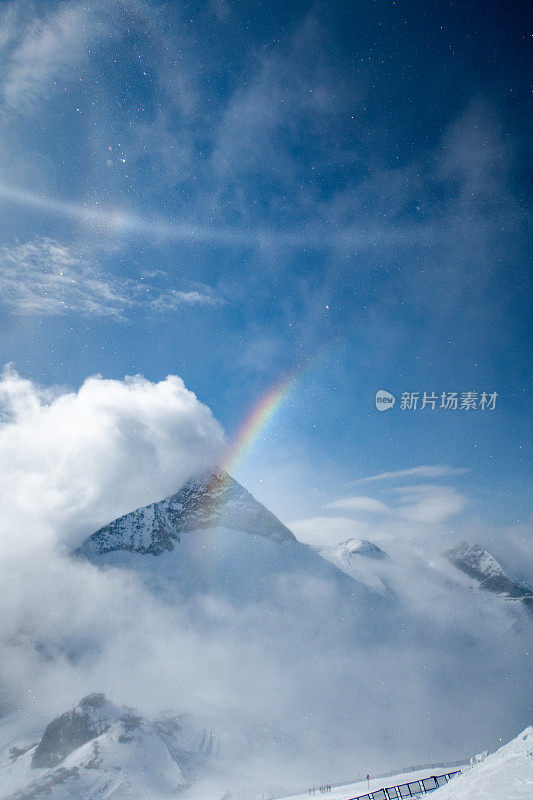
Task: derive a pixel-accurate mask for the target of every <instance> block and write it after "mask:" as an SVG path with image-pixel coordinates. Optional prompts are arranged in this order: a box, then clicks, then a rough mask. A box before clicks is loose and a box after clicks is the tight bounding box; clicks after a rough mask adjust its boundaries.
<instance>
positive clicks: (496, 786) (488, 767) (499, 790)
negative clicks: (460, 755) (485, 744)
mask: <svg viewBox="0 0 533 800" xmlns="http://www.w3.org/2000/svg"><path fill="white" fill-rule="evenodd" d="M432 797H434V798H435V800H531V798H532V797H533V727H531V726H529V727H528V728H526V729H525V730H524V731H523V732H522V733H521V734H519V736H517V737H516V738H515V739H513V740H512V741H511V742H509V743H508V744H506V745H504V746H503V747H500V749H499V750H497V751H496V752H495V753H493V754H492V755H490V756H488V757H487V758H485V759H484V760H482V761H480V762H478V763H474V764H472V766H471V767H470V768H467V769H466V770H465V771H464V772H463V774H462V775H458V776H457V778H454V780H453V781H452V782H450V783H449V784H448V785H447V786H443V787H442V788H441V789H437V790H436V791H435V792H433V794H432Z"/></svg>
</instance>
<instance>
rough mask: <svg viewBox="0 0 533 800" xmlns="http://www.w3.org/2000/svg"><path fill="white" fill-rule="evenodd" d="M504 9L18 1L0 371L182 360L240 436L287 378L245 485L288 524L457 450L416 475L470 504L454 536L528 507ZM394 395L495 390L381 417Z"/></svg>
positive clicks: (0, 233)
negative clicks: (381, 397) (467, 407)
mask: <svg viewBox="0 0 533 800" xmlns="http://www.w3.org/2000/svg"><path fill="white" fill-rule="evenodd" d="M512 10H513V13H512V14H510V13H509V7H508V6H507V4H504V3H498V2H493V3H489V4H487V3H479V2H470V3H448V4H440V3H431V2H430V3H428V2H427V1H426V2H403V3H400V2H396V3H395V2H392V1H391V0H389V1H388V2H358V3H335V2H323V3H293V4H287V3H273V2H272V3H268V4H264V5H259V4H257V3H251V2H240V3H231V2H226V0H212V2H198V3H177V2H175V3H174V2H171V3H166V4H163V3H158V2H144V0H135V1H134V2H88V3H78V2H75V1H73V2H68V3H66V2H60V3H52V2H50V3H48V2H36V3H32V2H18V1H17V0H8V2H2V3H1V4H0V50H1V59H0V63H1V67H0V148H1V150H0V152H1V158H0V303H1V308H0V310H1V322H0V330H1V333H2V336H1V341H0V362H1V363H7V362H12V363H13V364H14V366H15V368H16V369H17V370H18V372H19V373H20V374H21V375H22V376H24V377H26V378H30V379H32V380H34V381H36V382H38V383H40V384H42V385H44V386H50V385H52V384H60V385H63V386H67V387H71V388H78V387H79V386H80V384H81V383H82V382H83V380H84V379H85V378H86V377H87V376H89V375H92V374H95V373H99V374H101V375H103V376H104V377H106V378H115V379H122V378H123V377H124V376H125V375H128V374H130V375H131V374H136V373H141V374H142V375H144V376H145V377H146V378H147V379H149V380H152V381H156V380H160V379H162V378H164V377H165V376H166V375H168V374H177V375H179V376H180V377H181V378H182V379H183V380H184V382H185V385H186V386H187V387H188V388H189V389H191V390H193V391H194V392H195V393H196V394H197V395H198V397H199V398H200V400H201V401H203V402H204V403H206V404H207V405H208V406H209V407H210V408H211V409H212V410H213V412H214V414H215V416H216V417H217V419H218V420H219V421H220V422H221V423H222V425H223V426H224V427H225V429H226V431H227V432H228V434H229V435H230V436H231V434H232V433H233V432H234V431H235V430H236V429H237V428H238V427H239V425H240V424H241V423H242V421H243V420H244V419H245V418H246V416H247V415H248V413H249V411H250V409H251V408H252V407H253V405H254V403H255V402H256V401H257V399H258V398H260V397H261V395H262V394H263V393H264V392H266V391H267V390H268V389H269V387H270V386H272V385H273V384H274V383H276V382H277V381H278V380H279V379H280V378H281V377H282V376H284V375H287V374H293V373H294V374H296V376H297V378H296V383H295V386H294V388H293V390H292V391H291V393H290V395H289V399H288V401H287V402H286V403H285V405H284V406H283V407H282V408H280V409H279V411H278V413H277V414H276V415H275V416H274V418H273V419H272V420H271V422H270V423H269V425H268V426H267V427H266V428H265V430H264V432H263V435H262V437H261V438H260V439H259V441H258V443H257V445H256V447H255V449H254V450H253V451H252V452H250V453H249V454H248V456H247V458H246V459H245V460H244V461H243V462H242V463H241V465H240V468H239V474H238V477H239V478H241V479H242V480H243V481H245V482H246V483H247V485H248V486H249V487H250V488H251V489H252V490H253V491H254V493H256V494H257V496H259V497H260V498H261V499H264V500H265V502H268V504H269V505H270V507H272V508H273V510H275V511H277V512H278V513H279V514H280V515H281V516H282V517H283V519H284V520H286V521H289V520H291V519H295V518H296V517H305V516H306V515H316V514H318V513H321V512H320V509H322V508H323V506H324V505H326V504H327V503H329V502H332V501H334V500H336V499H338V498H339V497H342V496H345V495H348V494H350V493H353V491H354V490H353V487H352V488H350V483H351V482H353V481H355V480H356V479H357V478H360V477H364V476H368V475H373V474H380V473H384V472H390V471H401V470H405V469H410V468H413V467H417V466H421V465H430V466H431V465H449V466H450V467H452V468H454V469H455V470H464V471H462V472H460V473H454V472H453V470H449V471H448V472H447V473H446V472H445V473H444V474H442V475H441V476H440V477H435V476H433V477H431V472H429V473H428V475H429V477H427V476H425V475H424V474H420V475H419V476H418V477H419V479H420V480H424V482H425V483H424V485H426V484H428V481H429V480H431V481H432V482H433V483H432V484H431V485H433V486H436V487H437V489H436V490H434V491H437V494H438V491H440V490H439V489H438V487H439V486H440V487H441V489H443V483H446V487H447V488H446V487H444V488H446V491H452V492H453V491H457V492H462V493H463V494H464V496H465V498H467V499H465V503H464V509H463V507H461V513H463V514H465V515H466V516H465V524H466V521H468V520H470V522H472V520H477V521H478V523H479V525H483V524H485V523H486V524H489V523H490V524H491V525H493V524H496V525H502V526H505V525H511V524H513V525H514V524H517V523H518V522H520V523H523V522H524V521H526V520H527V519H528V516H529V514H530V507H529V506H528V501H527V489H526V487H527V482H528V477H529V475H530V472H529V467H530V461H529V459H528V454H527V450H526V445H527V440H528V434H529V432H530V427H531V424H530V423H531V412H530V384H529V385H528V381H529V375H530V361H529V360H528V357H529V335H530V314H529V303H530V294H531V293H530V286H529V274H528V267H527V265H528V255H529V252H530V244H531V234H530V233H529V230H528V229H529V222H530V216H531V212H530V194H529V193H528V180H527V179H528V169H527V166H528V160H527V157H528V153H527V144H528V141H529V139H530V131H529V130H528V116H530V115H528V112H529V111H530V105H529V102H530V101H529V98H530V87H529V82H528V65H529V63H530V47H531V32H530V30H529V29H528V27H527V24H526V21H527V17H526V14H525V5H522V4H520V3H518V4H513V9H512ZM528 56H529V58H528ZM529 175H530V172H529ZM382 388H383V389H387V390H389V391H391V392H393V393H394V394H395V395H397V396H398V398H399V396H400V394H401V392H403V391H419V392H421V393H422V392H424V391H434V392H436V393H437V394H439V395H440V393H441V392H443V391H446V392H451V391H458V392H459V393H461V392H465V391H477V392H482V391H486V392H497V393H498V401H497V407H496V409H495V410H494V411H493V412H490V411H484V412H481V411H480V410H476V411H472V412H466V411H461V410H457V411H444V410H439V409H437V410H435V411H434V412H431V411H429V410H427V409H424V411H421V410H417V411H404V410H401V409H400V408H399V401H398V402H397V405H396V406H395V408H394V409H392V410H391V411H390V412H387V413H385V414H380V413H378V412H377V411H376V409H375V406H374V395H375V392H376V390H378V389H382ZM384 480H385V484H383V483H381V482H380V481H378V482H376V483H374V484H373V485H372V486H373V487H381V486H383V485H385V486H386V485H387V483H386V481H387V480H389V479H384ZM398 480H399V481H400V483H401V481H402V480H403V478H402V476H399V478H398ZM439 481H441V483H439ZM454 487H455V488H454ZM400 488H401V487H400ZM367 489H369V487H368V486H367V488H366V489H365V492H367ZM376 491H377V489H376ZM380 491H381V490H380ZM384 491H385V490H384ZM380 496H382V495H380ZM440 496H441V495H439V497H440ZM454 507H455V506H454V504H453V497H452V502H451V505H450V508H451V509H453V508H454ZM468 515H470V516H468ZM451 519H452V513H451V512H450V516H449V518H447V517H445V516H443V517H442V522H443V523H444V524H448V525H450V524H452V523H451V522H450V521H449V520H451Z"/></svg>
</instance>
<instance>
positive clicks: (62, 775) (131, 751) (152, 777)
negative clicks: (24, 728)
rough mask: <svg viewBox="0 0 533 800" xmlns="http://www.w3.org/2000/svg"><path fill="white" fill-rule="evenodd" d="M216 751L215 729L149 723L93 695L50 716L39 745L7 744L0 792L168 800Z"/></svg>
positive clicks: (11, 799)
mask: <svg viewBox="0 0 533 800" xmlns="http://www.w3.org/2000/svg"><path fill="white" fill-rule="evenodd" d="M215 752H216V739H215V736H214V734H213V733H212V732H211V731H209V730H207V729H205V728H204V727H203V726H201V725H199V724H198V723H195V722H194V721H193V720H192V719H191V718H190V717H188V716H182V717H172V718H164V719H157V720H150V719H147V718H145V717H143V716H141V715H140V714H138V713H137V712H136V711H134V710H133V709H131V708H127V707H123V706H116V705H114V704H113V703H111V702H110V701H109V700H107V699H106V698H105V696H104V695H103V694H93V695H89V696H87V697H85V698H83V700H81V701H80V702H79V703H78V705H77V706H75V707H74V708H72V709H70V710H69V711H67V712H65V713H64V714H60V715H59V716H58V717H56V718H55V719H53V720H52V721H51V722H50V723H49V724H48V725H47V726H46V728H45V730H44V732H43V733H42V736H41V739H40V741H38V742H37V743H36V742H35V740H33V741H32V742H30V743H27V742H25V741H20V742H17V743H16V744H13V743H11V746H10V747H9V749H8V751H7V754H6V756H4V754H0V786H1V788H2V789H3V792H2V795H1V796H2V798H3V800H4V798H5V800H29V798H33V797H41V796H51V797H52V798H54V800H75V799H76V800H78V798H79V800H82V798H87V797H96V796H97V795H98V797H100V796H103V797H110V796H111V795H112V796H113V798H114V800H115V798H116V799H117V800H125V798H129V799H130V800H132V799H134V800H141V798H142V800H144V798H145V797H149V796H157V797H160V798H162V799H163V798H164V799H165V800H167V798H171V797H172V798H174V797H175V796H176V794H177V793H179V792H180V790H182V789H184V788H185V787H187V786H188V785H190V784H191V783H192V782H194V781H195V780H197V779H198V778H199V777H200V776H201V775H202V773H203V771H204V768H205V765H206V763H207V762H208V761H209V760H210V759H211V758H212V757H213V756H214V755H215ZM6 789H7V791H8V793H7V794H4V792H5V791H6Z"/></svg>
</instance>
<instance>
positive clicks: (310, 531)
mask: <svg viewBox="0 0 533 800" xmlns="http://www.w3.org/2000/svg"><path fill="white" fill-rule="evenodd" d="M289 527H290V529H291V531H292V532H293V533H294V535H295V536H296V538H297V539H299V540H300V541H301V542H306V544H310V545H313V546H316V547H322V546H323V545H335V544H339V542H343V541H346V539H351V538H356V539H369V538H370V537H371V534H372V528H371V527H370V526H369V525H367V524H366V523H365V522H361V521H360V520H355V519H350V518H349V517H311V518H309V519H300V520H295V521H293V522H291V523H290V524H289Z"/></svg>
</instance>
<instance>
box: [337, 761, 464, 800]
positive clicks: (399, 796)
mask: <svg viewBox="0 0 533 800" xmlns="http://www.w3.org/2000/svg"><path fill="white" fill-rule="evenodd" d="M460 772H461V770H460V769H458V770H455V772H446V773H444V775H430V776H429V777H427V778H419V779H417V780H414V781H409V782H408V783H401V784H397V785H396V786H386V787H384V788H383V789H376V790H375V791H373V792H367V793H366V794H358V795H357V796H356V797H352V798H350V800H404V798H406V797H420V796H421V795H424V794H428V793H429V792H433V791H434V790H435V789H438V788H439V787H440V786H444V785H445V784H446V783H448V781H449V780H450V779H451V778H453V777H454V776H455V775H459V774H460Z"/></svg>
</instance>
